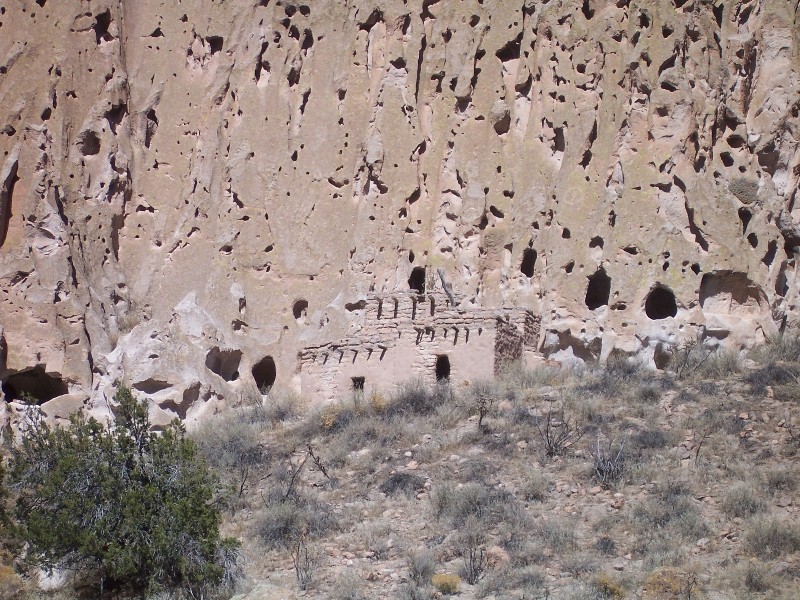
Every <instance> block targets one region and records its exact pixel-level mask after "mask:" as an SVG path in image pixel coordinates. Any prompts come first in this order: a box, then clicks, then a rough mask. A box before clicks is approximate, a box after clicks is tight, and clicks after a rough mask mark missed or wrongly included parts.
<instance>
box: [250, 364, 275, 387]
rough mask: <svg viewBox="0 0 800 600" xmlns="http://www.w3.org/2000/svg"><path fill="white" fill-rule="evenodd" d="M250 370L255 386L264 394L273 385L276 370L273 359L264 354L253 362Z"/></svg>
mask: <svg viewBox="0 0 800 600" xmlns="http://www.w3.org/2000/svg"><path fill="white" fill-rule="evenodd" d="M251 372H252V374H253V379H254V380H255V382H256V386H257V387H258V389H259V391H260V392H261V393H262V394H266V393H267V392H268V391H269V390H270V389H271V388H272V386H273V385H275V378H276V377H277V376H278V370H277V369H276V368H275V359H273V358H272V357H271V356H265V357H264V358H262V359H261V360H260V361H258V362H257V363H256V364H254V365H253V368H252V369H251Z"/></svg>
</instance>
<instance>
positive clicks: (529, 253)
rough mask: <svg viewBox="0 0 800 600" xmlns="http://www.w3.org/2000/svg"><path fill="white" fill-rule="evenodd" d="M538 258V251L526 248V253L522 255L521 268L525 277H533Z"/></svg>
mask: <svg viewBox="0 0 800 600" xmlns="http://www.w3.org/2000/svg"><path fill="white" fill-rule="evenodd" d="M536 258H537V255H536V250H534V249H533V248H525V251H524V252H523V253H522V263H521V264H520V266H519V270H520V271H521V272H522V274H523V275H525V277H529V278H530V277H533V271H534V268H535V267H536Z"/></svg>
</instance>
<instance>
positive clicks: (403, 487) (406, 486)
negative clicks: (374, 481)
mask: <svg viewBox="0 0 800 600" xmlns="http://www.w3.org/2000/svg"><path fill="white" fill-rule="evenodd" d="M424 487H425V480H424V479H423V478H422V477H420V476H419V475H414V474H413V473H392V474H391V475H389V477H388V478H387V479H386V481H384V482H383V483H382V484H381V485H380V487H379V488H378V489H379V490H380V491H381V492H383V493H384V494H386V495H387V496H396V495H398V494H403V495H405V496H413V495H414V494H415V493H416V492H417V491H419V490H421V489H424Z"/></svg>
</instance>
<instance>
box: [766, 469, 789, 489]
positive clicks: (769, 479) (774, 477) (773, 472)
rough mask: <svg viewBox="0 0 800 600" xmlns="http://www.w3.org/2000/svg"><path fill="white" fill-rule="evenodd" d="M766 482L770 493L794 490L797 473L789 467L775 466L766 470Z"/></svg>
mask: <svg viewBox="0 0 800 600" xmlns="http://www.w3.org/2000/svg"><path fill="white" fill-rule="evenodd" d="M766 484H767V491H768V492H769V493H770V494H775V493H778V492H791V491H794V490H795V489H796V488H797V473H796V471H795V470H794V469H792V468H791V467H775V468H774V469H770V470H769V471H767V474H766Z"/></svg>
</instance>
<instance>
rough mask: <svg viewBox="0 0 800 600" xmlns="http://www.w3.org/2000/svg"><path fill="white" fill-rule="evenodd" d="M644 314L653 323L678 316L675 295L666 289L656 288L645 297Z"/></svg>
mask: <svg viewBox="0 0 800 600" xmlns="http://www.w3.org/2000/svg"><path fill="white" fill-rule="evenodd" d="M644 312H645V314H646V315H647V318H649V319H651V320H653V321H659V320H661V319H666V318H667V317H674V316H675V315H677V314H678V305H677V303H676V302H675V294H673V293H672V291H671V290H668V289H667V288H662V287H657V288H655V289H654V290H653V291H652V292H650V294H649V295H648V296H647V300H646V301H645V303H644Z"/></svg>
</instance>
